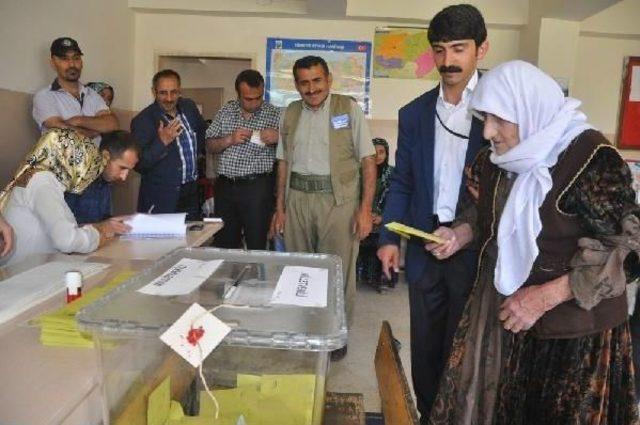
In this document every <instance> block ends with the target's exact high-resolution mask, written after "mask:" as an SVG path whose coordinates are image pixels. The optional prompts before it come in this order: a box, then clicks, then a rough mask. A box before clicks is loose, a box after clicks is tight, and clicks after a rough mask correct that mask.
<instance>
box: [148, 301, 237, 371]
mask: <svg viewBox="0 0 640 425" xmlns="http://www.w3.org/2000/svg"><path fill="white" fill-rule="evenodd" d="M229 332H231V328H230V327H229V326H227V325H226V324H225V323H224V322H222V321H220V320H219V319H218V318H217V317H215V316H214V315H213V314H211V313H208V312H207V310H205V308H204V307H202V306H201V305H200V304H197V303H194V304H192V305H191V307H189V308H188V309H187V311H185V312H184V314H183V315H182V316H180V318H179V319H178V320H176V321H175V323H174V324H173V325H171V327H170V328H169V329H167V331H166V332H165V333H163V334H162V335H160V339H161V340H162V341H163V342H164V343H165V344H167V345H168V346H169V347H171V348H172V349H173V350H174V351H175V352H176V353H178V354H180V355H181V356H182V357H183V358H184V359H185V360H186V361H188V362H189V363H191V365H192V366H193V367H198V366H199V365H200V363H202V362H203V361H204V359H206V358H207V356H208V355H209V354H210V353H211V352H212V351H213V349H214V348H216V347H217V346H218V344H220V342H221V341H222V340H223V339H224V337H225V336H227V334H228V333H229Z"/></svg>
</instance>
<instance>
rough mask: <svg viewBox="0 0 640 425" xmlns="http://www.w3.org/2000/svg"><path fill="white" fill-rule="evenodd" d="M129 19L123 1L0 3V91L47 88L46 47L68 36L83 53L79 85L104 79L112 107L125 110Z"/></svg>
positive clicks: (51, 73)
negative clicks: (112, 96)
mask: <svg viewBox="0 0 640 425" xmlns="http://www.w3.org/2000/svg"><path fill="white" fill-rule="evenodd" d="M133 15H134V14H133V12H132V11H131V10H130V9H129V8H128V5H127V0H109V1H91V2H88V1H82V0H56V1H50V0H3V1H0V40H2V42H0V57H2V58H3V59H2V68H1V69H2V71H1V72H0V88H5V89H9V90H14V91H21V92H27V93H33V92H35V91H36V90H38V89H40V88H42V87H44V86H46V85H47V84H50V83H51V81H53V79H54V78H55V73H54V71H53V70H52V69H51V67H50V65H49V58H50V52H49V46H50V45H51V42H52V41H53V40H54V39H55V38H58V37H62V36H70V37H72V38H74V39H76V40H77V41H78V44H79V45H80V48H81V49H82V51H83V53H84V69H83V71H82V81H85V82H87V81H100V80H105V81H109V82H110V83H111V84H112V85H113V86H114V87H115V91H116V98H115V104H114V106H115V107H118V108H124V109H128V108H130V106H131V91H132V88H133V84H132V83H133V79H132V74H133V34H134V32H133V23H134V19H133Z"/></svg>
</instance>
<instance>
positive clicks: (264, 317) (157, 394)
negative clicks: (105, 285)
mask: <svg viewBox="0 0 640 425" xmlns="http://www.w3.org/2000/svg"><path fill="white" fill-rule="evenodd" d="M185 259H187V260H185ZM191 260H199V261H203V262H207V264H213V263H215V260H222V261H221V262H220V263H219V264H218V265H217V268H216V269H215V271H213V272H212V273H210V274H206V273H205V274H203V276H205V277H204V280H203V282H202V283H200V284H198V285H194V286H193V288H194V289H192V290H190V291H188V292H185V291H182V292H181V293H168V294H167V293H165V294H162V295H158V294H149V293H148V291H146V288H149V287H152V286H153V284H154V282H158V281H159V280H162V279H158V278H160V277H161V276H162V277H163V278H164V276H166V275H167V274H168V273H167V272H168V271H172V270H173V269H175V267H177V264H178V263H180V264H182V262H184V261H191ZM298 267H304V268H305V269H304V270H308V269H306V268H309V269H311V270H312V271H313V270H322V271H323V273H325V274H324V276H326V278H325V279H324V280H323V281H322V282H325V285H326V291H321V293H322V297H320V299H321V301H322V302H320V303H315V304H312V305H298V304H296V303H291V302H288V301H287V302H282V299H279V298H278V299H279V301H276V299H277V297H276V294H280V293H281V292H282V291H280V288H281V286H280V284H279V281H280V282H282V281H283V279H284V277H285V276H289V275H288V274H287V273H288V271H290V270H291V269H297V268H298ZM283 272H284V274H283ZM281 276H282V277H283V278H282V279H281ZM285 280H286V279H285ZM311 282H315V283H317V282H320V281H313V280H311ZM318 287H321V288H324V287H325V286H323V285H316V288H318ZM143 288H144V289H143ZM141 289H142V292H140V291H139V290H141ZM178 292H180V291H178ZM311 292H313V291H311ZM316 295H317V293H316ZM193 303H197V304H199V305H201V306H202V307H204V308H205V309H207V310H209V309H213V308H215V310H214V311H213V312H212V314H213V315H214V316H216V317H217V318H218V319H219V320H221V321H222V322H224V323H225V324H226V325H228V326H229V327H230V328H231V331H230V332H229V333H228V334H227V336H226V337H225V338H224V339H223V341H222V343H221V344H220V345H219V346H218V347H216V348H215V349H214V350H213V351H212V352H211V354H210V355H209V356H208V357H206V359H205V360H204V362H203V363H202V376H203V377H204V381H203V379H202V378H201V377H200V376H199V375H200V371H199V370H198V369H197V368H195V367H194V366H192V365H191V364H190V363H189V362H187V361H186V360H185V359H183V358H182V357H180V356H179V355H178V354H177V353H176V352H174V351H173V350H172V349H171V348H170V347H169V346H168V345H167V344H165V343H164V342H163V341H162V340H160V335H162V334H163V333H164V332H165V331H166V330H167V329H168V328H169V327H170V326H172V325H173V324H174V322H175V321H176V320H177V319H179V318H180V316H182V314H183V313H185V311H186V310H187V309H189V307H191V306H192V304H193ZM77 319H78V325H79V327H80V329H81V330H82V331H84V332H88V333H91V334H92V336H93V338H94V340H95V347H96V353H97V356H98V363H99V367H100V369H101V374H100V375H101V376H100V385H101V389H102V395H103V400H104V403H103V406H104V412H103V416H104V423H105V424H122V425H124V424H126V425H138V424H139V425H146V424H149V425H156V424H158V425H160V424H170V425H178V424H182V423H184V424H205V423H206V424H224V425H227V424H230V425H239V424H240V425H271V424H278V425H286V424H292V425H307V424H309V425H320V424H321V423H322V412H323V409H324V395H325V378H326V374H327V368H328V353H329V352H330V351H332V350H335V349H338V348H341V347H343V346H344V345H345V344H346V341H347V325H346V318H345V308H344V297H343V280H342V265H341V260H340V258H339V257H337V256H332V255H324V254H290V253H275V252H266V251H239V250H223V249H214V248H183V249H178V250H176V251H173V252H172V253H170V254H168V255H166V256H165V257H163V258H161V259H160V260H158V261H157V262H156V263H154V265H153V266H151V267H150V268H148V269H146V270H144V271H143V272H141V273H140V274H138V275H136V276H135V277H133V278H131V279H130V280H128V281H127V282H125V283H124V284H123V285H121V286H119V287H118V288H117V289H115V290H114V291H112V292H110V293H109V294H108V295H106V296H105V297H104V298H102V299H100V300H98V301H96V302H95V303H93V304H91V305H89V306H88V307H86V308H85V309H83V310H82V311H81V312H80V313H78V316H77ZM203 382H206V384H207V385H208V387H209V389H210V392H209V393H207V392H206V391H205V390H206V388H205V387H204V383H203ZM211 395H213V398H212V397H211ZM214 399H215V400H214ZM216 412H217V415H218V416H217V419H216V416H215V415H216Z"/></svg>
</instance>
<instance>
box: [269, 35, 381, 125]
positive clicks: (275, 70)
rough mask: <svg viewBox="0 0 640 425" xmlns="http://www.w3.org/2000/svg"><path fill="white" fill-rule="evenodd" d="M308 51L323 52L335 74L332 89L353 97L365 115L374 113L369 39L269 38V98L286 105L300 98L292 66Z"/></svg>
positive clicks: (273, 101) (312, 52)
mask: <svg viewBox="0 0 640 425" xmlns="http://www.w3.org/2000/svg"><path fill="white" fill-rule="evenodd" d="M307 55H314V56H320V57H322V58H323V59H324V60H325V61H327V64H328V65H329V71H331V74H332V75H333V85H332V86H331V91H332V92H333V93H340V94H344V95H347V96H351V97H353V98H354V99H355V100H356V101H357V102H358V104H359V105H360V107H361V108H362V110H363V111H364V113H365V115H367V116H368V115H370V114H371V100H370V97H369V84H370V71H369V68H370V66H371V43H370V42H368V41H342V40H306V39H291V38H267V66H266V69H267V78H266V80H267V81H266V90H265V98H266V100H267V101H269V102H271V103H272V104H273V105H275V106H279V107H285V106H287V105H288V104H289V103H291V102H293V101H294V100H297V99H300V94H299V93H298V91H297V90H296V87H295V84H294V80H293V73H292V69H293V64H294V63H295V61H296V60H298V59H300V58H301V57H303V56H307Z"/></svg>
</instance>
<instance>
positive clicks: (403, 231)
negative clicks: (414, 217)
mask: <svg viewBox="0 0 640 425" xmlns="http://www.w3.org/2000/svg"><path fill="white" fill-rule="evenodd" d="M384 227H386V228H387V229H389V230H390V231H392V232H394V233H397V234H398V235H400V236H402V237H403V238H405V239H409V238H411V237H412V236H417V237H419V238H420V239H424V240H425V241H429V242H435V243H444V242H445V240H444V239H442V238H441V237H439V236H436V235H434V234H433V233H427V232H423V231H422V230H419V229H416V228H415V227H411V226H407V225H405V224H402V223H398V222H397V221H393V222H391V223H387V224H385V225H384Z"/></svg>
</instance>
